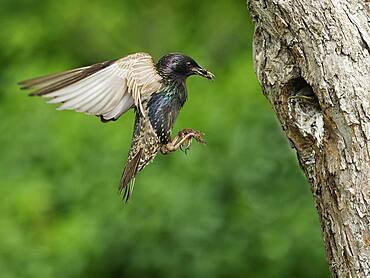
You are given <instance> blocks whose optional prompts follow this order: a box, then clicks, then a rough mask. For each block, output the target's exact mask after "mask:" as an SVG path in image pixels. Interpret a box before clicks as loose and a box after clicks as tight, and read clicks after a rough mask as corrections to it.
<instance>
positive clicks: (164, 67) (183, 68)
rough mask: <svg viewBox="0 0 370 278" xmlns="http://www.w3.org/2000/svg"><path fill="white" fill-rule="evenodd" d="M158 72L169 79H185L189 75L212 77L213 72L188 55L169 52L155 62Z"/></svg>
mask: <svg viewBox="0 0 370 278" xmlns="http://www.w3.org/2000/svg"><path fill="white" fill-rule="evenodd" d="M156 68H157V71H158V73H159V74H160V75H161V76H162V77H164V78H165V79H169V80H185V79H186V78H187V77H188V76H190V75H199V76H203V77H205V78H208V79H214V78H215V76H214V75H213V73H211V72H209V71H208V70H206V69H204V68H202V67H201V66H199V65H198V63H197V62H195V61H194V60H193V59H192V58H190V57H189V56H186V55H183V54H178V53H171V54H167V55H165V56H163V57H162V58H161V59H159V61H158V63H157V64H156Z"/></svg>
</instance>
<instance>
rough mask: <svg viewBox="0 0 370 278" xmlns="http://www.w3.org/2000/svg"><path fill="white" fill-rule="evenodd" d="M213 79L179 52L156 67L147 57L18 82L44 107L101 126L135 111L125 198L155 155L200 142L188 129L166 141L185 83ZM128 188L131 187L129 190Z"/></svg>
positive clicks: (183, 97) (122, 187) (131, 57)
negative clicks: (97, 120) (194, 78)
mask: <svg viewBox="0 0 370 278" xmlns="http://www.w3.org/2000/svg"><path fill="white" fill-rule="evenodd" d="M194 74H196V75H201V76H204V77H206V78H208V79H213V77H214V76H213V74H211V73H210V72H208V71H207V70H205V69H203V68H201V67H200V66H199V65H198V64H197V63H196V62H195V61H194V60H193V59H192V58H190V57H188V56H185V55H182V54H168V55H165V56H163V57H162V58H161V59H160V60H159V61H158V63H157V64H154V62H153V59H152V57H151V56H150V55H149V54H146V53H136V54H132V55H129V56H126V57H124V58H121V59H118V60H111V61H107V62H103V63H98V64H95V65H92V66H87V67H82V68H78V69H73V70H69V71H66V72H63V73H59V74H53V75H48V76H45V77H39V78H34V79H30V80H26V81H22V82H20V83H19V84H20V85H21V88H22V89H31V90H33V92H32V93H31V94H30V95H32V96H42V97H45V98H47V99H48V103H60V104H61V106H60V107H58V109H59V110H66V109H71V110H75V111H77V112H84V113H86V114H90V115H96V116H99V117H100V118H101V120H102V121H103V122H107V121H111V120H116V119H118V118H119V117H120V116H121V115H122V114H124V113H125V112H126V111H128V110H129V109H130V108H134V109H135V112H136V117H135V126H134V132H133V138H132V144H131V149H130V151H129V155H128V159H127V163H126V166H125V169H124V171H123V174H122V178H121V183H120V191H121V192H122V191H123V190H124V197H125V198H126V200H127V199H128V198H129V197H130V195H131V193H132V187H133V180H134V178H135V176H136V174H137V173H138V172H140V171H141V170H142V169H143V168H144V167H145V166H146V165H147V164H148V163H150V162H151V161H152V160H153V159H154V157H155V156H156V154H157V153H158V151H161V152H162V153H168V152H171V151H175V150H176V149H177V148H178V147H179V146H182V144H183V143H184V142H185V141H186V140H190V139H191V138H196V139H197V140H201V135H200V133H199V132H198V133H197V132H196V131H192V130H190V131H189V130H188V131H187V132H186V133H182V136H180V137H179V136H177V137H175V139H174V140H172V141H171V130H172V127H173V125H174V123H175V120H176V118H177V115H178V113H179V111H180V109H181V108H182V106H183V105H184V103H185V101H186V99H187V90H186V85H185V80H186V78H187V77H188V76H190V75H194ZM128 185H130V186H128Z"/></svg>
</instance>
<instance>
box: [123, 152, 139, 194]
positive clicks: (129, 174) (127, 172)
mask: <svg viewBox="0 0 370 278" xmlns="http://www.w3.org/2000/svg"><path fill="white" fill-rule="evenodd" d="M142 152H143V149H140V150H139V151H138V152H137V154H136V155H135V156H134V157H133V158H132V159H130V160H129V161H128V162H127V164H126V166H125V169H124V170H123V174H122V177H121V183H120V187H119V191H120V193H122V191H123V190H124V189H125V194H124V197H127V198H126V201H127V199H128V198H129V195H130V192H129V191H130V188H129V186H128V184H129V182H130V181H131V180H132V179H133V178H134V177H135V175H136V174H137V172H138V168H139V162H140V158H141V155H142ZM127 194H128V196H126V195H127Z"/></svg>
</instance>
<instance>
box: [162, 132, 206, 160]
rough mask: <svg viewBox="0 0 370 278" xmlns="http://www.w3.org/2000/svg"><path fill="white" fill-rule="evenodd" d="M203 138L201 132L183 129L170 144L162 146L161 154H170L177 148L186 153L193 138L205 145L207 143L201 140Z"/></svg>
mask: <svg viewBox="0 0 370 278" xmlns="http://www.w3.org/2000/svg"><path fill="white" fill-rule="evenodd" d="M203 136H204V133H203V132H200V131H198V130H194V129H191V128H184V129H182V130H181V131H179V133H178V134H177V136H176V137H175V138H174V139H173V140H172V142H170V143H168V144H166V145H163V146H162V148H161V153H162V154H167V153H170V152H174V151H176V150H178V149H179V148H180V150H182V151H184V152H185V153H187V151H188V150H189V149H190V146H191V144H192V139H193V138H194V139H195V140H196V141H197V142H199V143H201V144H207V142H206V141H205V140H204V139H203Z"/></svg>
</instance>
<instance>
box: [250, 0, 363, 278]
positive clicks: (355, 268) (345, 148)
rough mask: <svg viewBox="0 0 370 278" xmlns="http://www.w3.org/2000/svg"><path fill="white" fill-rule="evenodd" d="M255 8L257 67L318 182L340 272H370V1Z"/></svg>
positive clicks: (330, 256) (279, 1)
mask: <svg viewBox="0 0 370 278" xmlns="http://www.w3.org/2000/svg"><path fill="white" fill-rule="evenodd" d="M248 6H249V10H250V13H251V16H252V18H253V20H254V22H255V24H256V28H255V35H254V61H255V65H254V66H255V71H256V73H257V76H258V79H259V82H260V84H261V86H262V88H263V92H264V94H265V96H266V97H267V99H268V100H269V101H270V103H271V104H272V106H273V108H274V110H275V112H276V114H277V116H278V119H279V121H280V123H281V125H282V127H283V130H284V131H285V133H286V135H287V137H288V138H289V141H290V142H291V145H292V147H293V148H295V149H296V151H297V157H298V160H299V162H300V165H301V167H302V169H303V171H304V173H305V175H306V176H307V178H308V180H309V182H310V184H311V188H312V193H313V196H314V199H315V202H316V208H317V210H318V213H319V216H320V222H321V227H322V234H323V238H324V242H325V247H326V253H327V260H328V263H329V267H330V270H331V272H332V275H333V277H370V167H369V165H370V164H369V163H370V6H369V0H318V1H312V0H250V1H249V3H248ZM302 95H308V96H309V97H310V99H309V100H307V98H304V97H302ZM297 96H298V97H297ZM305 99H306V100H305Z"/></svg>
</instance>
